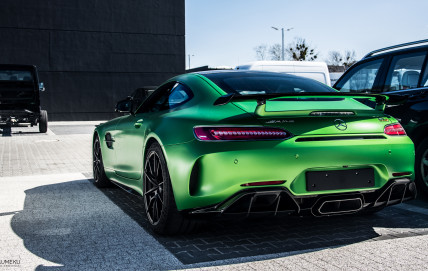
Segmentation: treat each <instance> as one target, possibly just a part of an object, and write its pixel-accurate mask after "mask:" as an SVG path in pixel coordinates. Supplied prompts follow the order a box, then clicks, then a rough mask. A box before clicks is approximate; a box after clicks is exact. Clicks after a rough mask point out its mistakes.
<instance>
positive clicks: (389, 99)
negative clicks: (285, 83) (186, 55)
mask: <svg viewBox="0 0 428 271" xmlns="http://www.w3.org/2000/svg"><path fill="white" fill-rule="evenodd" d="M299 97H312V98H360V99H369V100H371V101H374V102H376V105H384V104H396V103H400V102H404V101H405V100H406V97H404V96H400V95H382V94H360V93H341V92H302V93H269V94H248V95H241V94H235V93H231V94H226V95H223V96H221V97H220V98H218V99H217V100H216V101H215V102H214V105H215V106H217V105H225V104H228V103H231V102H242V101H254V100H256V101H257V103H258V104H264V103H266V100H270V99H277V98H299Z"/></svg>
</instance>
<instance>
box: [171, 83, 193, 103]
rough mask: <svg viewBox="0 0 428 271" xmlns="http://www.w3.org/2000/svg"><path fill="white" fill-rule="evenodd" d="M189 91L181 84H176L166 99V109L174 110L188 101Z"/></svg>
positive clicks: (189, 97)
mask: <svg viewBox="0 0 428 271" xmlns="http://www.w3.org/2000/svg"><path fill="white" fill-rule="evenodd" d="M191 94H192V93H191V92H190V90H189V89H188V88H187V87H185V86H184V85H182V84H179V83H178V84H177V85H176V86H175V87H174V88H173V89H172V92H171V94H170V95H169V97H168V104H167V107H168V109H173V108H176V107H177V106H180V105H182V104H184V103H185V102H187V101H188V100H190V99H191V98H192V97H191Z"/></svg>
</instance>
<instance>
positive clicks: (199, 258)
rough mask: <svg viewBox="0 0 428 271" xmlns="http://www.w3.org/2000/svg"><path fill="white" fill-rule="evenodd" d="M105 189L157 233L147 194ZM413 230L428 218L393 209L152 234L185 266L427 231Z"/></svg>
mask: <svg viewBox="0 0 428 271" xmlns="http://www.w3.org/2000/svg"><path fill="white" fill-rule="evenodd" d="M101 191H103V192H104V194H105V195H106V196H107V197H109V198H110V200H112V201H113V202H114V203H115V204H116V205H117V206H119V207H120V208H121V209H122V210H123V211H124V212H125V213H127V214H128V215H129V216H130V217H132V218H133V219H134V220H135V221H136V222H137V223H138V224H140V225H141V226H142V227H143V228H144V229H145V230H146V231H147V232H151V230H150V227H149V224H148V221H147V220H146V218H145V216H144V207H143V206H144V203H143V199H142V197H138V196H134V195H131V194H128V193H127V192H125V191H122V190H118V189H103V190H101ZM374 227H380V228H390V233H389V234H385V233H383V234H382V235H379V234H378V233H376V232H375V231H374V229H373V228H374ZM409 228H410V229H415V228H428V216H425V215H421V214H419V213H414V212H408V211H406V210H401V209H398V208H391V207H389V208H386V209H384V210H383V211H381V212H379V213H377V214H372V215H347V216H334V217H323V218H315V217H296V216H287V217H278V218H274V217H264V218H258V219H256V218H254V219H251V218H248V219H244V220H226V221H219V220H217V221H216V220H210V221H208V222H207V223H206V224H205V225H204V226H203V227H202V228H201V229H199V231H198V232H195V233H193V234H189V235H183V236H176V237H166V236H159V235H156V234H155V233H153V232H151V233H152V235H153V236H154V237H155V238H156V239H157V240H158V241H159V242H160V243H161V244H162V245H163V246H164V247H165V248H166V249H168V250H169V251H170V252H171V253H172V254H174V256H176V257H177V258H178V259H179V260H180V261H181V262H182V263H183V264H194V263H200V262H207V261H213V260H226V259H232V258H237V257H247V256H257V255H266V254H276V253H285V252H294V251H304V250H314V249H321V248H325V247H332V246H343V245H349V244H353V243H358V242H362V241H367V240H383V239H392V238H400V237H408V236H416V235H419V234H421V233H416V232H409V231H406V232H403V231H402V230H400V229H409ZM394 229H396V231H394ZM422 234H428V232H426V231H425V232H424V233H422Z"/></svg>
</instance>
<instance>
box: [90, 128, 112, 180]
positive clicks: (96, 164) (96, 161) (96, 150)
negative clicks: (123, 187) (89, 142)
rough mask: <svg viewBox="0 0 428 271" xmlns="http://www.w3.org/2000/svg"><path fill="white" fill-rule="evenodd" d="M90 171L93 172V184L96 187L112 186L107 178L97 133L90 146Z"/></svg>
mask: <svg viewBox="0 0 428 271" xmlns="http://www.w3.org/2000/svg"><path fill="white" fill-rule="evenodd" d="M92 171H93V174H94V184H95V186H96V187H98V188H105V187H110V186H112V183H111V181H110V180H109V179H108V178H107V176H106V173H105V170H104V164H103V156H102V153H101V145H100V139H99V137H98V135H97V136H96V137H95V140H94V146H93V148H92Z"/></svg>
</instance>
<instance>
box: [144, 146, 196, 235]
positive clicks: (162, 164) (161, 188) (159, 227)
mask: <svg viewBox="0 0 428 271" xmlns="http://www.w3.org/2000/svg"><path fill="white" fill-rule="evenodd" d="M143 191H144V194H143V197H144V209H145V213H146V216H147V219H148V221H149V223H150V225H151V227H152V229H153V231H154V232H156V233H158V234H164V235H172V234H180V233H187V232H191V231H193V230H194V229H195V228H196V225H197V223H196V221H193V220H190V219H188V218H186V217H184V216H183V214H182V213H180V212H179V211H178V210H177V206H176V204H175V199H174V193H173V191H172V185H171V180H170V177H169V172H168V167H167V164H166V161H165V157H164V155H163V153H162V149H161V147H160V145H159V144H157V143H153V144H152V145H150V147H149V148H148V150H147V152H146V158H145V161H144V177H143Z"/></svg>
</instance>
